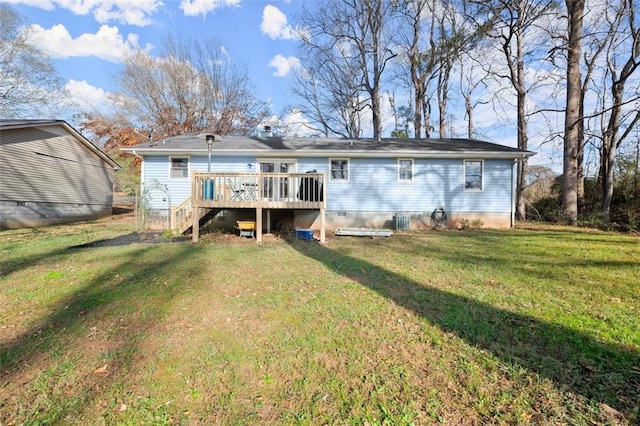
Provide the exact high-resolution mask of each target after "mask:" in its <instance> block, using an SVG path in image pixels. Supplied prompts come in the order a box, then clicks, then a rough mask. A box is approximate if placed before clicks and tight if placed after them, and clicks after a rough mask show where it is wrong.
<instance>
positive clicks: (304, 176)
mask: <svg viewBox="0 0 640 426" xmlns="http://www.w3.org/2000/svg"><path fill="white" fill-rule="evenodd" d="M325 183H326V179H325V175H324V174H322V173H194V174H193V178H192V190H191V198H192V205H193V206H199V207H206V208H297V209H319V208H324V200H325V199H326V185H325Z"/></svg>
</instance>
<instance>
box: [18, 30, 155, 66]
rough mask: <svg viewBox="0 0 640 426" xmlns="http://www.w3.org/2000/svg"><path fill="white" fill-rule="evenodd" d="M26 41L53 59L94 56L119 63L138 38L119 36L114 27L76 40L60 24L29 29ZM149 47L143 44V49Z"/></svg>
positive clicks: (134, 35) (136, 45) (134, 47)
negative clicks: (45, 27) (29, 41)
mask: <svg viewBox="0 0 640 426" xmlns="http://www.w3.org/2000/svg"><path fill="white" fill-rule="evenodd" d="M29 38H30V40H31V41H32V42H33V43H34V44H36V45H37V46H38V48H40V49H42V50H43V51H44V52H46V53H48V54H49V55H51V56H52V57H53V58H62V59H66V58H69V57H75V56H97V57H98V58H101V59H104V60H106V61H109V62H115V63H118V62H122V60H123V59H124V57H125V56H127V55H128V54H130V53H131V52H132V51H133V50H135V49H137V48H138V47H139V46H138V35H137V34H133V33H132V34H129V35H127V37H126V39H125V38H124V37H123V35H122V34H120V31H119V30H118V27H110V26H108V25H102V26H101V27H100V29H99V30H98V32H97V33H95V34H90V33H85V34H82V35H80V36H79V37H78V38H75V39H74V38H72V37H71V34H69V31H67V29H66V28H65V26H64V25H62V24H57V25H54V26H53V27H51V28H50V29H48V30H47V29H44V28H42V27H41V26H40V25H32V26H30V27H29ZM150 48H151V46H150V45H149V44H147V46H146V49H147V50H148V49H150Z"/></svg>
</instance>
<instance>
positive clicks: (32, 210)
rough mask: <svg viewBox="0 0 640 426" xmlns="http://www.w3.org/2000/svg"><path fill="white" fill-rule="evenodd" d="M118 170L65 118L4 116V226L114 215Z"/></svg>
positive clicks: (0, 126) (0, 186)
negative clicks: (48, 118)
mask: <svg viewBox="0 0 640 426" xmlns="http://www.w3.org/2000/svg"><path fill="white" fill-rule="evenodd" d="M118 168H119V166H118V164H117V163H116V162H115V161H113V160H112V159H111V158H110V157H109V156H108V155H106V154H105V153H104V152H102V151H101V150H100V149H99V148H98V147H96V146H94V145H93V144H92V143H91V142H90V141H88V140H87V139H86V138H85V137H84V136H82V135H81V134H80V133H79V132H78V131H76V130H75V129H74V128H73V127H72V126H70V125H69V124H68V123H67V122H65V121H63V120H0V229H9V228H22V227H32V226H46V225H52V224H56V223H65V222H74V221H80V220H88V219H95V218H99V217H103V216H108V215H110V214H111V213H112V211H113V184H114V171H115V170H116V169H118Z"/></svg>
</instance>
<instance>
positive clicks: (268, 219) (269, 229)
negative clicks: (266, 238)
mask: <svg viewBox="0 0 640 426" xmlns="http://www.w3.org/2000/svg"><path fill="white" fill-rule="evenodd" d="M270 233H271V210H269V209H267V234H270Z"/></svg>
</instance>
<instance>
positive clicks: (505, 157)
mask: <svg viewBox="0 0 640 426" xmlns="http://www.w3.org/2000/svg"><path fill="white" fill-rule="evenodd" d="M210 140H211V139H210ZM209 147H210V150H209ZM123 151H125V152H129V153H132V154H135V155H137V156H139V157H141V158H142V160H143V162H142V185H143V191H142V192H143V194H145V198H146V205H147V208H148V210H149V213H150V216H151V218H152V219H155V222H156V224H157V225H158V226H159V227H165V228H166V227H171V228H173V229H175V230H178V231H180V232H182V231H184V230H186V229H188V228H190V227H193V231H194V232H193V235H194V240H197V238H198V230H199V226H200V225H201V224H202V223H203V221H201V220H198V219H200V218H201V217H202V216H205V218H214V217H215V220H216V221H215V222H214V223H216V224H218V225H220V226H227V227H230V226H232V225H233V224H235V221H236V220H237V219H238V218H240V219H248V220H254V221H255V223H256V224H257V229H258V231H265V230H266V231H267V232H268V231H270V230H271V229H272V228H276V227H280V226H286V227H290V228H291V229H292V228H297V227H303V228H312V229H314V230H316V231H318V232H319V234H320V239H321V240H323V239H324V235H325V230H335V229H336V228H343V227H393V226H394V225H396V226H397V225H398V218H402V223H401V225H402V227H403V228H411V229H420V228H426V227H430V226H432V225H433V217H432V215H433V214H434V212H435V213H437V217H438V218H440V219H441V218H442V217H443V214H442V213H443V212H444V214H445V215H446V226H449V227H451V226H456V225H457V224H458V223H459V221H460V220H461V219H468V220H473V219H479V220H481V221H482V222H483V223H484V225H485V226H488V227H510V226H512V225H513V221H514V210H515V207H514V204H515V182H516V163H517V161H519V160H521V159H523V158H525V157H529V156H531V155H533V153H532V152H529V151H522V150H518V149H514V148H509V147H506V146H501V145H496V144H493V143H488V142H482V141H478V140H469V139H428V140H414V139H383V140H382V141H377V140H374V139H321V138H297V137H293V138H281V137H273V136H270V134H268V133H262V134H261V136H258V137H231V136H229V137H226V136H224V137H219V136H216V137H215V140H212V142H211V143H210V144H208V143H207V140H206V136H205V135H201V136H179V137H173V138H169V139H166V140H164V141H157V142H152V143H145V144H141V145H137V146H133V147H128V148H124V149H123ZM209 158H210V161H209ZM209 167H210V171H211V172H210V173H207V170H208V168H209ZM194 211H197V212H198V214H196V215H193V214H192V213H193V212H194ZM260 234H261V232H258V233H257V237H258V240H260Z"/></svg>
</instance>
